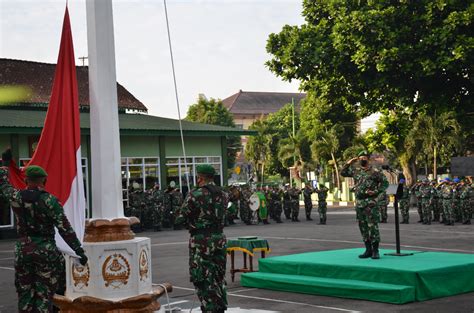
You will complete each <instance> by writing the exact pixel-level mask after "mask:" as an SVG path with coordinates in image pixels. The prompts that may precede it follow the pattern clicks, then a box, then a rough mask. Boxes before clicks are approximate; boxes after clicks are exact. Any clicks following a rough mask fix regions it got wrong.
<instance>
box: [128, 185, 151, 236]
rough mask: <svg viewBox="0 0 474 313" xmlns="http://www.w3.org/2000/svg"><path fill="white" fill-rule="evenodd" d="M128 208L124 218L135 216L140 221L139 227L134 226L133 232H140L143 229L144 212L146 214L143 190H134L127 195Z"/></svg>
mask: <svg viewBox="0 0 474 313" xmlns="http://www.w3.org/2000/svg"><path fill="white" fill-rule="evenodd" d="M128 203H129V204H128V208H127V211H126V212H125V213H126V214H125V215H126V216H135V217H136V218H138V219H139V220H140V224H139V225H134V226H133V230H134V231H142V230H143V229H144V221H145V212H146V194H145V192H143V190H140V189H138V190H134V191H132V192H129V194H128Z"/></svg>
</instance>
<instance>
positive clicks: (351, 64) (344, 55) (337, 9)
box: [266, 0, 474, 129]
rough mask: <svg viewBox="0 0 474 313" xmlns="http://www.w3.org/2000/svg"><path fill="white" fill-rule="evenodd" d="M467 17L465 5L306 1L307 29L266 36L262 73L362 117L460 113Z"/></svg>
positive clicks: (467, 102) (468, 42)
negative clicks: (381, 113)
mask: <svg viewBox="0 0 474 313" xmlns="http://www.w3.org/2000/svg"><path fill="white" fill-rule="evenodd" d="M473 14H474V13H473V10H472V3H470V2H469V1H464V0H449V1H448V0H437V1H432V0H419V1H409V0H399V1H388V0H381V1H373V0H365V1H351V0H342V1H326V0H324V1H323V0H317V1H314V0H304V2H303V16H304V18H305V24H303V25H301V26H289V25H286V26H284V27H283V29H282V30H281V32H280V33H278V34H271V35H270V36H269V39H268V42H267V51H268V52H269V53H270V54H271V55H272V59H271V60H269V61H268V62H267V63H266V65H267V66H268V67H269V69H270V70H271V71H272V72H273V73H275V74H276V75H277V76H279V77H282V78H283V79H285V80H288V81H291V80H293V79H297V80H299V81H300V82H301V85H300V88H301V89H303V90H305V91H312V92H314V93H315V96H316V97H317V98H318V99H325V100H326V101H327V102H328V103H333V104H340V105H344V106H345V107H347V108H349V109H351V110H352V111H357V112H359V113H360V114H361V116H367V115H369V114H371V113H375V112H378V111H381V110H395V111H398V110H399V109H405V108H408V109H410V110H412V111H418V110H420V109H426V110H428V112H429V113H433V112H434V111H435V109H438V110H440V109H441V108H443V107H444V108H446V107H450V108H456V110H457V111H460V112H464V113H466V112H470V111H472V94H473V88H472V87H473V84H474V83H473V80H472V64H473V61H474V38H473V35H472V34H473V33H472V21H473ZM471 129H472V126H471Z"/></svg>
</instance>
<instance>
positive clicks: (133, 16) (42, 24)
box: [0, 0, 303, 117]
mask: <svg viewBox="0 0 474 313" xmlns="http://www.w3.org/2000/svg"><path fill="white" fill-rule="evenodd" d="M301 2H302V1H300V0H255V1H250V0H247V1H244V0H239V1H237V0H235V1H230V0H214V1H204V0H201V1H199V0H188V1H184V0H183V1H176V0H168V2H167V3H168V13H169V18H170V23H171V35H172V40H173V49H174V54H175V65H176V71H177V79H178V88H179V98H180V101H181V110H182V114H183V115H184V114H185V113H186V111H187V107H188V106H189V105H190V104H192V103H193V102H194V101H195V99H196V98H197V96H198V94H199V93H204V94H205V95H206V96H208V97H213V98H221V99H223V98H226V97H228V96H230V95H231V94H233V93H235V92H237V91H238V90H239V89H242V90H249V91H283V92H297V91H298V84H297V82H294V83H292V84H290V83H288V82H283V81H281V80H280V79H279V78H277V77H275V76H274V75H273V74H272V73H270V72H269V71H268V70H267V69H266V68H265V66H264V62H265V61H266V60H268V59H269V55H268V54H267V53H266V51H265V45H266V39H267V37H268V35H269V34H270V33H272V32H278V31H280V29H281V28H282V26H283V25H285V24H291V25H295V24H302V23H303V19H302V17H301ZM65 4H66V1H65V0H63V1H56V0H48V1H44V0H29V1H27V0H0V57H2V58H12V59H23V60H32V61H39V62H49V63H55V62H56V59H57V55H58V48H59V40H60V32H61V26H62V20H63V16H64V8H65ZM113 4H114V6H113V8H114V25H115V49H116V63H117V80H118V81H119V82H120V83H121V84H122V85H124V86H125V87H126V88H127V89H128V90H129V91H130V92H131V93H133V94H134V95H135V96H136V97H137V98H138V99H139V100H140V101H142V102H143V103H144V104H145V105H146V106H147V107H148V108H149V112H150V113H151V114H154V115H160V116H165V117H177V110H176V105H175V98H174V89H173V84H172V76H171V75H172V74H171V63H170V57H169V51H168V41H167V35H166V24H165V16H164V6H163V1H161V0H149V1H145V0H128V1H123V0H116V1H114V2H113ZM69 12H70V16H71V24H72V31H73V39H74V48H75V54H76V59H77V58H78V57H81V56H87V29H86V9H85V1H84V0H69ZM77 64H81V62H80V61H79V60H77ZM183 117H184V116H183Z"/></svg>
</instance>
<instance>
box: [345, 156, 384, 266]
mask: <svg viewBox="0 0 474 313" xmlns="http://www.w3.org/2000/svg"><path fill="white" fill-rule="evenodd" d="M357 160H359V164H360V167H355V166H354V165H353V163H354V162H355V161H357ZM341 175H342V176H344V177H353V178H354V183H355V186H354V190H355V196H356V213H357V214H356V215H357V220H358V221H359V229H360V232H361V234H362V238H363V240H364V243H365V252H364V253H363V254H361V255H359V258H369V257H371V258H372V259H379V258H380V255H379V243H380V232H379V227H378V221H379V220H380V216H379V208H378V207H377V198H378V196H379V194H380V193H381V192H383V191H384V190H385V189H387V187H388V181H387V178H386V177H385V175H383V174H382V173H381V172H380V171H378V170H376V169H374V168H372V167H371V166H370V164H369V154H368V153H367V152H366V151H361V152H360V153H359V154H358V157H356V158H353V159H351V160H349V161H348V162H347V163H346V164H345V165H344V167H343V168H342V171H341Z"/></svg>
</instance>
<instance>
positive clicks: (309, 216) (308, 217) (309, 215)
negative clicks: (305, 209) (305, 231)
mask: <svg viewBox="0 0 474 313" xmlns="http://www.w3.org/2000/svg"><path fill="white" fill-rule="evenodd" d="M306 220H307V221H312V220H313V219H312V218H311V213H309V214H306Z"/></svg>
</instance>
